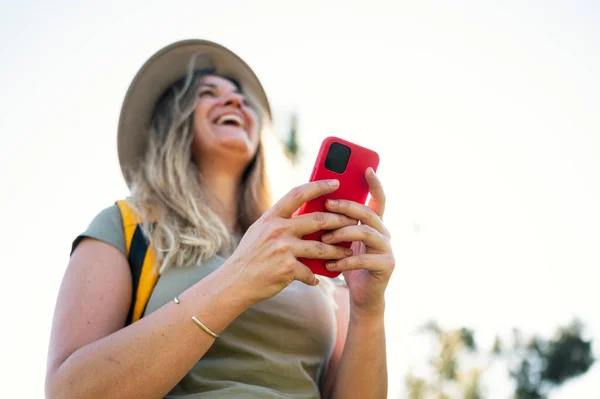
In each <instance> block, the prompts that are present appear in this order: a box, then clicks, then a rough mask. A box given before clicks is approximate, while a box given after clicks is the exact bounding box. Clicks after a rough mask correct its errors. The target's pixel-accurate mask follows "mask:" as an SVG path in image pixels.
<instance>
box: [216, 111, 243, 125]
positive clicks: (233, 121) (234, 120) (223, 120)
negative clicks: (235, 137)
mask: <svg viewBox="0 0 600 399" xmlns="http://www.w3.org/2000/svg"><path fill="white" fill-rule="evenodd" d="M213 123H214V124H216V125H219V126H235V127H241V128H243V127H244V120H243V119H242V118H241V117H240V116H239V115H236V114H225V115H221V116H220V117H218V118H217V119H216V120H215V121H214V122H213Z"/></svg>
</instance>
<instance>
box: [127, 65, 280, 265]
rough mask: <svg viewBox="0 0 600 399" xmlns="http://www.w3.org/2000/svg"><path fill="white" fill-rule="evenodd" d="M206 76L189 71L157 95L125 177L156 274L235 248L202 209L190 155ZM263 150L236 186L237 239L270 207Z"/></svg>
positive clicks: (230, 234) (203, 199)
mask: <svg viewBox="0 0 600 399" xmlns="http://www.w3.org/2000/svg"><path fill="white" fill-rule="evenodd" d="M207 75H215V74H214V73H212V71H209V70H197V71H193V70H190V72H189V73H188V74H187V76H186V77H184V78H182V79H181V80H180V81H178V82H177V83H175V84H174V85H173V86H171V88H169V89H168V90H167V91H166V92H165V93H164V94H163V96H162V97H161V98H160V100H159V101H158V102H157V104H156V107H155V110H154V113H153V116H152V121H151V126H150V131H149V139H148V146H147V149H146V152H145V156H144V158H143V159H142V160H141V162H140V163H139V164H137V165H136V166H135V167H132V168H131V169H130V170H129V171H128V173H129V176H130V179H131V196H130V198H129V202H130V204H131V205H132V206H133V207H134V209H136V211H137V212H138V213H139V214H140V217H141V218H142V219H143V221H144V223H143V230H144V233H145V235H146V237H147V238H148V239H149V240H150V242H151V243H152V245H153V246H154V247H155V248H156V252H157V267H158V268H159V271H160V272H161V273H162V272H163V271H164V270H166V269H168V268H170V267H185V266H192V265H198V264H200V263H202V262H203V261H204V260H206V259H209V258H211V257H213V256H214V255H216V254H227V253H229V252H230V251H232V250H233V249H234V248H235V245H236V243H237V238H236V235H235V232H231V231H229V230H228V228H227V227H226V226H225V224H224V223H223V221H222V219H221V218H220V217H219V215H218V214H217V213H216V212H215V210H213V209H211V207H210V206H209V205H208V202H207V201H206V196H207V195H208V193H207V192H204V191H203V188H202V187H203V186H202V184H201V183H202V176H201V175H200V173H199V171H198V167H197V165H196V160H195V159H194V156H193V155H192V142H193V139H194V129H193V113H194V109H195V107H196V101H197V91H198V87H199V85H200V80H201V78H202V77H204V76H207ZM225 78H227V77H225ZM230 80H231V81H232V82H233V83H234V84H236V85H238V86H239V83H238V82H236V81H235V80H233V79H230ZM239 88H240V91H242V90H243V88H242V87H239ZM259 115H260V112H259ZM261 126H264V121H261ZM263 147H264V146H263V145H262V144H259V147H258V150H257V153H256V155H255V157H254V158H253V159H252V161H251V162H250V164H249V165H248V166H247V168H246V170H245V171H244V174H243V177H242V181H241V186H240V190H239V196H238V215H237V222H238V226H237V227H238V229H239V232H240V233H242V234H243V233H245V232H246V231H247V229H248V228H249V227H250V226H251V225H252V224H253V223H254V222H255V221H256V220H257V219H258V218H259V217H260V216H261V215H262V214H263V213H264V212H265V211H266V210H267V209H268V208H269V206H270V205H271V198H270V190H269V185H268V182H267V175H266V168H265V159H264V148H263Z"/></svg>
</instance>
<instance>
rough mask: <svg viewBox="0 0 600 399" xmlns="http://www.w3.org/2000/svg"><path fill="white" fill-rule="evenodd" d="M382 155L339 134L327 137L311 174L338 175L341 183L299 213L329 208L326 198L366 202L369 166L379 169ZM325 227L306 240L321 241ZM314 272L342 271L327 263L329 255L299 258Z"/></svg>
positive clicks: (319, 177) (313, 177)
mask: <svg viewBox="0 0 600 399" xmlns="http://www.w3.org/2000/svg"><path fill="white" fill-rule="evenodd" d="M378 166H379V155H378V154H377V153H376V152H375V151H373V150H370V149H368V148H365V147H361V146H359V145H357V144H354V143H351V142H349V141H347V140H343V139H341V138H338V137H333V136H330V137H327V138H326V139H325V140H323V143H322V144H321V148H320V150H319V154H318V155H317V160H316V162H315V166H314V168H313V171H312V174H311V176H310V181H316V180H325V179H338V180H339V182H340V187H339V188H338V189H337V190H336V191H334V192H333V193H331V194H327V195H324V196H321V197H319V198H315V199H313V200H311V201H308V202H306V203H305V204H304V205H302V207H301V208H300V209H299V210H298V212H297V215H303V214H307V213H312V212H327V209H326V208H325V202H326V201H327V200H328V199H330V198H331V199H344V200H350V201H355V202H358V203H359V204H364V203H365V202H366V200H367V197H368V195H369V185H368V183H367V180H366V179H365V172H366V170H367V168H368V167H371V168H373V170H374V171H377V167H378ZM324 233H325V231H317V232H315V233H312V234H309V235H306V236H304V237H302V239H305V240H315V241H320V240H321V236H322V235H323V234H324ZM336 245H339V246H343V247H346V248H350V245H352V243H350V242H344V243H338V244H336ZM298 260H299V261H300V262H302V263H304V264H305V265H306V266H308V267H309V268H310V269H311V270H312V271H313V273H315V274H319V275H322V276H327V277H337V276H339V275H340V272H331V271H329V270H327V268H326V267H325V262H326V260H325V259H308V258H298Z"/></svg>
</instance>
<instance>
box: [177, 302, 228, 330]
mask: <svg viewBox="0 0 600 399" xmlns="http://www.w3.org/2000/svg"><path fill="white" fill-rule="evenodd" d="M173 302H175V303H176V304H178V305H179V303H180V302H181V301H180V300H179V298H177V297H174V298H173ZM192 320H194V323H196V324H198V325H199V326H200V328H202V329H203V330H204V331H206V332H207V333H208V334H209V335H211V336H212V337H213V338H219V334H217V333H216V332H214V331H213V330H211V329H210V328H208V327H206V326H205V325H204V323H202V322H201V321H200V320H198V318H197V317H196V316H192Z"/></svg>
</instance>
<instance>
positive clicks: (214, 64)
mask: <svg viewBox="0 0 600 399" xmlns="http://www.w3.org/2000/svg"><path fill="white" fill-rule="evenodd" d="M197 55H200V56H198V57H195V65H194V69H205V68H210V69H212V70H214V73H215V74H216V75H221V76H226V77H230V78H233V79H235V80H237V81H238V82H239V84H240V85H241V86H242V90H243V91H244V92H245V93H247V94H248V95H249V97H251V98H253V99H254V100H255V101H256V102H258V104H257V105H258V106H259V107H260V108H261V109H260V110H259V116H260V117H261V118H268V120H271V109H270V106H269V100H268V99H267V95H266V93H265V91H264V89H263V87H262V85H261V83H260V81H259V80H258V77H257V76H256V75H255V74H254V72H253V71H252V69H250V67H249V66H248V65H247V64H246V63H245V62H244V61H243V60H242V59H241V58H240V57H238V56H237V55H236V54H234V53H233V52H232V51H230V50H228V49H227V48H225V47H223V46H221V45H219V44H217V43H213V42H210V41H206V40H197V39H191V40H182V41H179V42H176V43H173V44H170V45H168V46H167V47H164V48H163V49H161V50H159V51H158V52H156V53H155V54H154V55H153V56H152V57H150V58H149V59H148V61H146V63H145V64H144V65H143V66H142V67H141V68H140V70H139V71H138V73H137V74H136V75H135V77H134V78H133V81H132V82H131V84H130V86H129V89H128V90H127V94H126V95H125V99H124V100H123V105H122V107H121V115H120V118H119V128H118V134H117V149H118V153H119V163H120V164H121V171H122V172H123V176H124V177H125V179H126V180H127V179H128V177H127V176H126V173H125V172H126V170H127V169H128V168H129V167H130V166H131V165H133V164H135V163H136V162H137V161H138V160H139V159H140V158H141V157H142V156H143V155H144V152H145V151H146V145H147V137H148V129H149V126H150V118H151V117H152V112H153V111H154V106H155V104H156V102H157V101H158V99H159V98H160V96H161V95H162V94H163V93H164V91H165V90H166V89H168V88H169V87H170V86H171V85H172V84H174V83H175V82H177V81H178V80H179V79H180V78H182V77H185V76H186V75H187V72H188V70H189V67H190V62H191V61H192V58H193V57H194V56H197ZM127 183H128V184H129V183H130V182H129V181H127Z"/></svg>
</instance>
